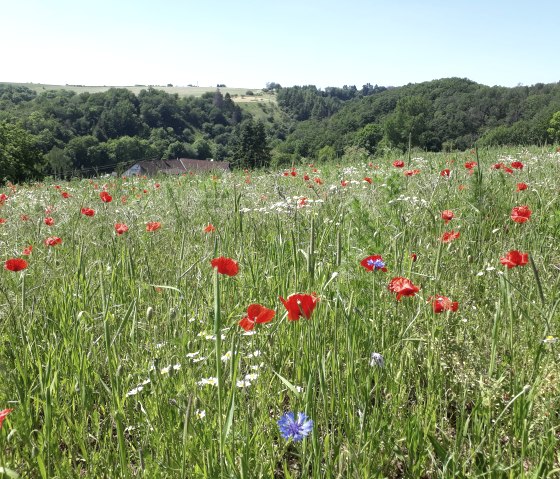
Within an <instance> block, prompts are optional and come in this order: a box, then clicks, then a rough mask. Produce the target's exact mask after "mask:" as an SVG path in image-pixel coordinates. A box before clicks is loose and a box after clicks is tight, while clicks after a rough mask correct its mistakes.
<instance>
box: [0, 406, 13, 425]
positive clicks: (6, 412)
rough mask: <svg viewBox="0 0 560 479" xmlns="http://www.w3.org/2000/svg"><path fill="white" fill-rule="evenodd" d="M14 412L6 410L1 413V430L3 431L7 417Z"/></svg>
mask: <svg viewBox="0 0 560 479" xmlns="http://www.w3.org/2000/svg"><path fill="white" fill-rule="evenodd" d="M12 411H13V409H4V410H2V411H0V429H2V424H3V423H4V419H6V416H7V415H8V414H10V413H11V412H12Z"/></svg>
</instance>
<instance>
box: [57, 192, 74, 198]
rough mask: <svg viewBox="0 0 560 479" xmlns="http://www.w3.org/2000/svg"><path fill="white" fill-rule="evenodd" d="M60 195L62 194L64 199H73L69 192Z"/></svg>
mask: <svg viewBox="0 0 560 479" xmlns="http://www.w3.org/2000/svg"><path fill="white" fill-rule="evenodd" d="M60 194H61V196H62V197H63V198H64V199H67V198H71V197H72V195H71V194H70V193H68V192H67V191H63V192H62V193H60Z"/></svg>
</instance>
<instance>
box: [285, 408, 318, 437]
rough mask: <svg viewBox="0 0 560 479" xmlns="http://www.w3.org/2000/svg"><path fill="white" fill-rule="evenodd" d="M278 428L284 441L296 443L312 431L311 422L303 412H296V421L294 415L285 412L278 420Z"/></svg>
mask: <svg viewBox="0 0 560 479" xmlns="http://www.w3.org/2000/svg"><path fill="white" fill-rule="evenodd" d="M278 427H279V428H280V434H281V435H282V437H283V438H284V439H293V440H294V442H298V441H301V440H302V439H303V438H304V437H306V436H308V435H309V433H310V432H311V430H312V429H313V421H312V420H311V419H309V418H308V417H307V415H306V414H305V413H303V412H298V415H297V421H296V419H295V416H294V413H293V412H287V413H285V414H284V415H283V416H282V417H281V418H280V419H279V420H278Z"/></svg>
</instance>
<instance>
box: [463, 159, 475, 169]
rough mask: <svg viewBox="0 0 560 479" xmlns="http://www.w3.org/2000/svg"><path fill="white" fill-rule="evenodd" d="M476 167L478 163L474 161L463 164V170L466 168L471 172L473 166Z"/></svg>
mask: <svg viewBox="0 0 560 479" xmlns="http://www.w3.org/2000/svg"><path fill="white" fill-rule="evenodd" d="M477 165H478V163H477V162H476V161H467V162H466V163H465V168H466V169H467V170H472V169H473V168H474V167H475V166H477Z"/></svg>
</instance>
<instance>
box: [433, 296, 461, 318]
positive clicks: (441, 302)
mask: <svg viewBox="0 0 560 479" xmlns="http://www.w3.org/2000/svg"><path fill="white" fill-rule="evenodd" d="M430 301H431V302H432V307H433V308H434V313H443V312H444V311H457V310H458V309H459V303H458V302H457V301H451V300H450V299H449V298H448V297H446V296H441V295H439V294H438V295H437V296H430V297H429V298H428V302H430Z"/></svg>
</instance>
